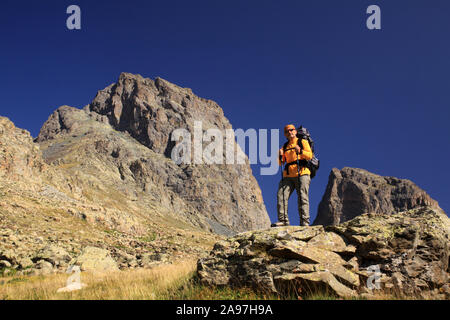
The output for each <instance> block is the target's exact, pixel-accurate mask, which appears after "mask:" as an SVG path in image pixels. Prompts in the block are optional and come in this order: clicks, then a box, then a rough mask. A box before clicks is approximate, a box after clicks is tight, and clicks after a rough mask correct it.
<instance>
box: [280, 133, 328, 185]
mask: <svg viewBox="0 0 450 320" xmlns="http://www.w3.org/2000/svg"><path fill="white" fill-rule="evenodd" d="M297 138H298V139H299V140H298V142H299V144H298V146H299V147H300V150H301V149H302V148H303V146H302V144H301V143H300V142H301V140H302V139H305V140H306V141H308V143H309V145H310V147H311V150H312V152H313V157H312V159H311V160H301V161H300V165H301V166H302V167H307V168H308V169H309V171H311V179H312V178H314V177H315V176H316V173H317V170H319V167H320V160H319V159H318V158H317V157H316V152H315V150H314V140H313V139H312V138H311V135H310V133H309V131H308V129H306V128H303V126H300V127H299V128H298V129H297ZM287 144H288V143H287V142H286V143H285V144H284V146H283V150H284V151H286V147H287Z"/></svg>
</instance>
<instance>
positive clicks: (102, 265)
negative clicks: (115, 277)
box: [73, 247, 119, 272]
mask: <svg viewBox="0 0 450 320" xmlns="http://www.w3.org/2000/svg"><path fill="white" fill-rule="evenodd" d="M73 264H74V265H77V266H79V267H80V269H81V271H91V272H110V271H118V270H119V268H118V266H117V263H116V261H115V260H114V259H113V258H112V257H111V255H110V253H109V251H108V250H106V249H101V248H97V247H86V248H84V250H83V251H82V252H81V254H80V255H79V256H78V257H77V258H76V259H75V261H74V262H73Z"/></svg>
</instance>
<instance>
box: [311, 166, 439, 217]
mask: <svg viewBox="0 0 450 320" xmlns="http://www.w3.org/2000/svg"><path fill="white" fill-rule="evenodd" d="M422 206H430V207H433V208H436V209H440V208H439V205H438V203H437V201H436V200H433V199H432V198H431V197H430V196H429V195H428V194H427V193H426V192H425V191H424V190H422V189H420V188H419V187H418V186H417V185H415V184H414V183H413V182H412V181H410V180H407V179H398V178H395V177H383V176H379V175H376V174H374V173H371V172H369V171H367V170H364V169H358V168H348V167H346V168H343V169H342V170H339V169H336V168H333V169H332V170H331V173H330V176H329V179H328V185H327V188H326V191H325V194H324V195H323V197H322V201H321V202H320V203H319V208H318V211H317V217H316V219H315V220H314V223H313V224H314V225H320V224H321V225H330V224H334V225H336V224H339V223H343V222H345V221H348V220H350V219H353V218H354V217H356V216H358V215H360V214H363V213H368V212H372V213H381V214H390V213H394V212H400V211H406V210H410V209H413V208H418V207H422Z"/></svg>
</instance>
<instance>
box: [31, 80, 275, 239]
mask: <svg viewBox="0 0 450 320" xmlns="http://www.w3.org/2000/svg"><path fill="white" fill-rule="evenodd" d="M194 121H201V122H202V127H203V130H206V129H208V128H217V129H219V130H225V129H231V128H232V127H231V125H230V123H229V121H228V120H227V119H226V118H225V117H224V115H223V111H222V109H221V108H220V107H219V106H218V105H217V104H216V103H215V102H213V101H211V100H207V99H203V98H199V97H197V96H196V95H194V94H193V93H192V91H191V90H190V89H186V88H181V87H178V86H176V85H174V84H171V83H169V82H167V81H165V80H162V79H160V78H157V79H156V80H154V81H153V80H151V79H144V78H142V77H141V76H139V75H132V74H128V73H122V74H121V75H120V77H119V80H118V82H117V83H115V84H112V85H110V86H108V87H107V88H105V89H104V90H101V91H99V92H98V94H97V96H96V97H95V99H94V100H93V102H92V103H91V104H89V105H88V106H86V107H85V108H84V109H83V110H78V109H75V108H71V107H67V106H64V107H61V108H59V109H58V110H56V111H55V112H54V113H53V114H52V115H51V116H50V118H49V119H48V120H47V122H46V123H45V124H44V126H43V127H42V129H41V131H40V134H39V136H38V138H37V142H38V143H39V144H40V146H41V149H42V150H43V156H44V159H45V160H46V162H48V163H51V164H57V165H60V166H65V167H66V168H69V170H70V172H71V174H74V175H76V176H78V177H79V179H78V180H79V185H80V186H82V185H84V186H85V187H88V185H89V186H94V188H91V187H89V188H88V189H89V190H91V193H92V194H91V196H94V194H95V193H96V192H97V191H99V190H104V191H106V190H108V193H109V194H111V196H110V198H111V201H117V197H119V198H120V197H122V198H130V199H133V202H134V204H135V205H138V206H140V207H142V208H146V207H147V208H148V207H150V208H155V209H156V210H157V211H159V212H161V213H168V214H174V216H175V217H179V218H181V219H183V220H185V221H187V222H188V223H191V224H193V225H196V226H200V227H202V228H204V229H210V230H212V231H213V232H216V233H224V234H230V233H232V232H240V231H246V230H252V229H260V228H264V227H267V226H269V224H270V220H269V217H268V215H267V212H266V209H265V206H264V203H263V199H262V195H261V191H260V189H259V186H258V183H257V182H256V179H255V178H254V177H253V175H252V172H251V168H250V166H249V164H248V163H247V164H241V165H226V164H223V165H206V164H200V165H185V164H181V165H176V164H175V163H174V162H173V161H172V160H171V159H170V155H171V151H172V148H173V147H174V142H172V141H171V133H172V132H173V130H175V129H178V128H185V129H187V130H189V132H191V133H193V132H194V130H193V126H194ZM234 147H235V149H236V150H237V148H239V146H238V144H237V143H235V142H234ZM85 189H86V188H85ZM103 193H104V192H103ZM112 194H114V195H112ZM100 196H101V195H100V194H98V195H97V196H96V198H98V199H99V201H100V202H102V201H103V202H104V200H100V199H101V197H100ZM103 197H104V195H103ZM107 198H108V197H107Z"/></svg>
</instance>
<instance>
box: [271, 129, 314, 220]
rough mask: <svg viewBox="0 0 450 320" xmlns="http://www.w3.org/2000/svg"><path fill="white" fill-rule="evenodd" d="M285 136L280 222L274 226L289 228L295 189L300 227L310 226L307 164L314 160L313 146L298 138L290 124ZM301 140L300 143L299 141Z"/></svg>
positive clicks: (281, 158)
mask: <svg viewBox="0 0 450 320" xmlns="http://www.w3.org/2000/svg"><path fill="white" fill-rule="evenodd" d="M284 136H285V137H286V138H287V140H288V141H287V142H286V143H285V144H284V146H283V148H281V149H280V151H279V159H278V161H279V165H280V166H282V165H283V164H285V167H284V170H282V179H281V181H280V184H279V186H278V193H277V204H278V222H277V223H274V224H273V226H275V227H277V226H288V225H289V217H288V201H289V197H290V196H291V194H292V192H294V189H295V190H296V191H297V196H298V212H299V214H300V225H301V226H308V225H309V195H308V192H309V184H310V182H311V176H310V175H311V171H310V169H309V168H307V166H306V162H307V161H308V160H311V159H312V158H313V152H312V150H311V146H310V144H309V142H308V140H306V139H300V138H298V137H297V130H296V129H295V126H294V125H292V124H289V125H287V126H285V127H284ZM299 140H300V141H299Z"/></svg>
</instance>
